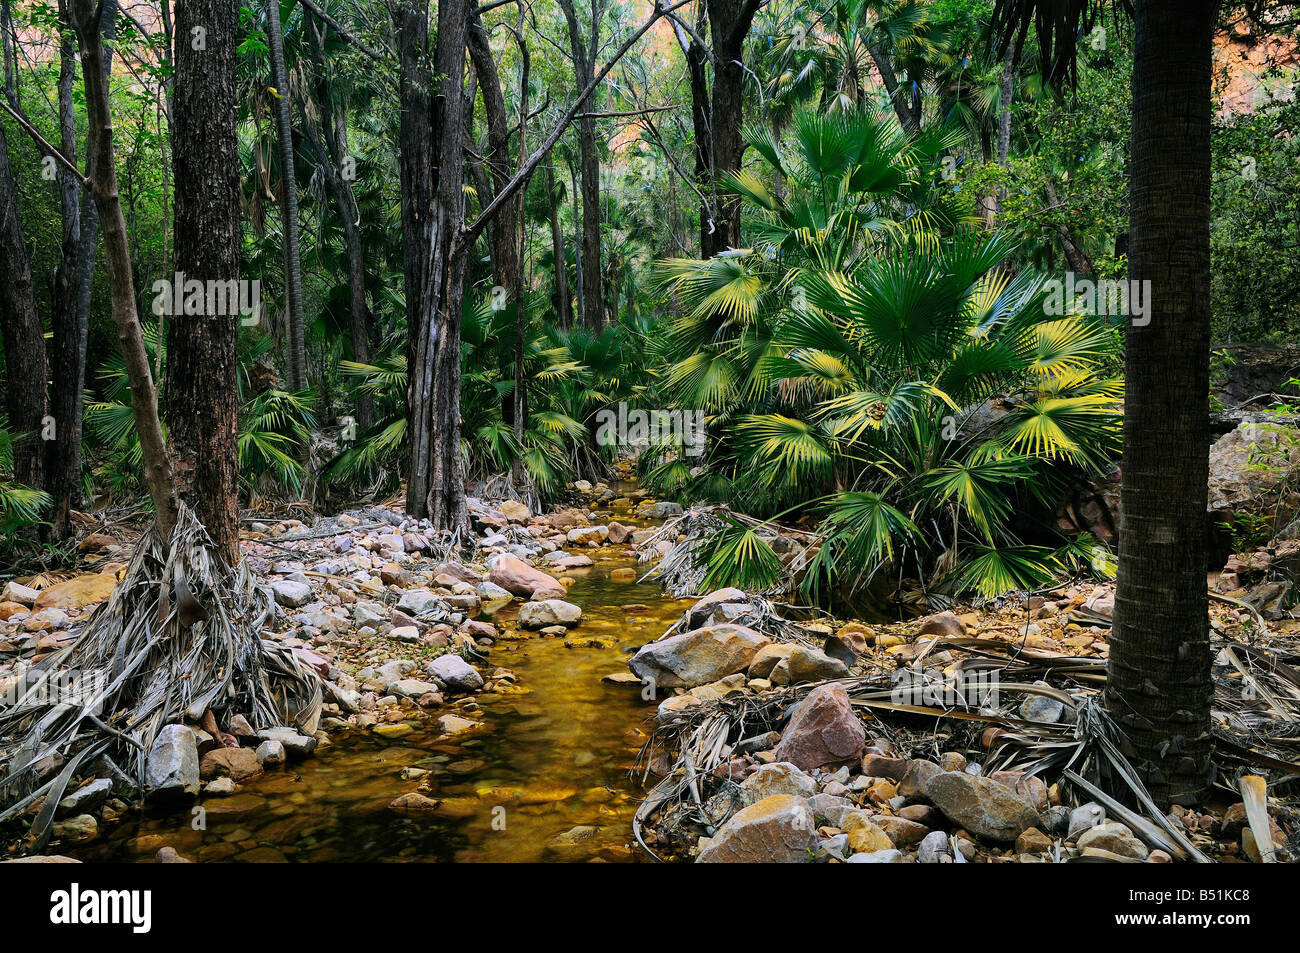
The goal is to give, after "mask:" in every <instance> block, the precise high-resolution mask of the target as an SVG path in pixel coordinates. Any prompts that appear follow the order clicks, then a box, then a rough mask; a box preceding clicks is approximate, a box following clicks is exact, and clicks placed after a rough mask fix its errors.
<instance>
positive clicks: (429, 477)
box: [399, 0, 471, 530]
mask: <svg viewBox="0 0 1300 953" xmlns="http://www.w3.org/2000/svg"><path fill="white" fill-rule="evenodd" d="M420 5H421V4H420V2H419V0H415V2H414V3H412V4H410V5H409V6H408V7H406V8H403V12H404V16H403V19H404V21H409V20H410V19H412V18H415V19H419V16H420V11H419V7H420ZM425 9H427V8H425ZM470 12H471V7H470V3H469V0H441V2H440V3H439V5H438V34H437V43H436V45H435V49H434V61H433V73H434V76H435V78H436V81H437V83H438V91H437V94H436V96H435V97H434V99H433V101H432V107H433V108H432V116H431V117H430V116H426V118H425V119H424V123H425V124H426V125H427V128H429V129H430V130H431V133H432V138H433V142H434V152H433V155H434V157H435V158H436V161H437V166H436V168H435V169H434V170H432V171H433V182H434V190H433V208H432V213H433V214H432V222H431V224H430V228H429V230H428V240H427V244H426V245H424V246H423V247H422V248H420V249H418V250H416V249H412V250H413V251H416V253H417V255H418V257H419V268H420V276H421V277H420V279H419V284H420V285H421V286H422V287H421V289H420V291H419V294H418V299H419V308H420V310H419V311H416V312H414V313H412V311H411V308H410V302H409V301H408V304H407V312H408V315H410V318H413V319H414V321H413V322H412V323H411V325H410V331H411V339H410V341H409V342H408V350H409V352H410V354H411V358H410V360H409V371H408V374H409V395H408V405H409V422H408V428H409V435H410V445H411V468H410V473H409V477H408V481H407V490H406V509H407V512H409V513H410V514H411V515H412V516H414V517H416V518H425V517H427V518H428V519H429V520H430V521H431V522H432V523H433V525H434V526H435V528H437V529H443V530H452V529H458V528H460V527H462V526H464V525H465V521H466V518H467V511H466V505H465V486H464V474H463V472H462V465H461V457H460V322H461V315H460V308H461V303H462V300H463V298H464V289H465V278H466V274H467V271H468V264H469V256H468V247H467V242H466V241H465V240H464V237H463V236H462V234H461V232H462V228H463V224H464V220H465V217H464V216H465V211H464V195H463V192H462V188H461V186H462V183H463V181H464V162H463V161H462V157H461V150H462V147H463V142H464V135H465V129H464V118H465V103H464V97H463V89H464V81H465V80H464V76H465V45H466V42H467V39H468V29H469V18H470ZM412 25H413V26H414V28H415V31H416V34H417V35H416V37H415V39H414V48H413V49H412V50H411V51H410V52H411V53H417V52H418V50H419V49H420V45H419V41H420V36H419V34H420V33H421V32H422V33H423V35H424V36H426V37H427V35H428V25H427V18H426V19H425V20H424V21H423V30H422V31H421V29H420V24H412ZM411 42H412V40H411V38H408V37H402V38H401V39H400V40H399V45H400V46H401V47H405V46H407V45H408V44H410V43H411ZM425 43H426V44H427V40H426V41H425ZM399 55H400V48H399ZM407 59H409V60H411V61H412V62H413V61H414V59H415V57H413V56H408V57H407ZM403 63H404V66H405V63H406V60H404V61H403ZM407 72H408V71H407V69H405V68H403V71H402V73H403V75H402V80H403V87H405V86H406V79H407ZM405 110H406V102H405V100H404V102H403V121H404V122H405V121H406V116H405ZM415 121H416V122H418V121H419V120H415ZM403 139H404V145H405V139H406V137H405V135H404V136H403ZM405 161H406V156H405V155H404V156H403V163H405ZM410 318H408V320H410Z"/></svg>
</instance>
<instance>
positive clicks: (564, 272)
mask: <svg viewBox="0 0 1300 953" xmlns="http://www.w3.org/2000/svg"><path fill="white" fill-rule="evenodd" d="M546 194H547V198H548V200H549V201H548V203H547V204H548V205H549V206H550V217H551V254H552V256H553V257H554V259H555V298H556V301H555V319H556V321H557V322H558V323H559V325H560V327H562V328H567V327H568V326H569V325H570V324H572V323H573V318H572V314H571V312H570V310H569V309H570V301H569V269H568V265H567V263H566V262H565V255H564V232H563V231H561V230H560V202H559V198H558V194H559V193H558V192H557V191H556V187H555V160H554V158H548V159H547V161H546Z"/></svg>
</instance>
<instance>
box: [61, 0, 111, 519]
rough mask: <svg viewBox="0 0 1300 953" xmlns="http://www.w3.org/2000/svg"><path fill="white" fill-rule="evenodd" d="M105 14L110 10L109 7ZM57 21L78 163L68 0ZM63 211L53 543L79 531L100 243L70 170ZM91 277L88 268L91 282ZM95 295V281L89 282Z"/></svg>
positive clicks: (89, 204) (73, 156)
mask: <svg viewBox="0 0 1300 953" xmlns="http://www.w3.org/2000/svg"><path fill="white" fill-rule="evenodd" d="M106 9H108V7H107V6H106ZM112 11H113V12H112V13H109V14H107V15H103V18H102V19H101V21H100V22H101V29H100V32H101V34H103V32H104V30H105V29H108V30H110V31H111V30H112V29H113V27H112V24H111V21H112V20H113V19H114V13H115V12H116V7H115V6H113V7H112ZM59 15H60V19H61V21H62V22H63V23H65V24H66V25H67V30H66V32H65V33H64V34H63V36H62V37H61V39H60V43H59V85H58V109H59V148H60V151H62V153H63V154H64V155H65V156H67V158H68V159H69V160H70V161H71V162H72V163H73V164H74V165H75V164H76V162H77V129H76V110H75V105H74V102H73V85H74V82H75V79H76V60H75V58H74V57H75V55H76V50H75V45H74V43H73V38H72V23H71V19H70V14H69V13H68V9H67V3H66V0H64V2H60V4H59ZM59 207H60V213H61V218H62V224H63V236H62V241H61V243H60V251H59V261H58V263H57V264H56V265H55V267H54V277H53V284H52V287H51V295H50V298H51V309H50V310H51V313H50V326H51V329H52V330H53V332H54V336H53V339H52V341H51V343H50V376H51V382H52V387H51V389H50V407H49V409H50V413H51V416H53V417H54V434H55V438H54V439H53V440H50V441H47V442H46V444H45V449H46V462H45V470H46V488H47V490H48V492H49V494H50V512H49V524H50V525H49V537H50V538H51V539H53V540H65V539H68V538H69V537H70V536H71V535H72V533H73V527H72V508H73V507H74V506H76V505H77V504H78V503H79V502H80V497H81V435H82V426H83V414H82V396H83V393H84V391H85V381H86V339H87V337H88V335H89V333H90V295H89V294H87V295H86V296H85V297H84V298H82V296H81V294H80V279H79V274H80V272H81V261H82V259H83V257H84V258H87V259H89V260H90V262H91V263H92V265H93V262H94V257H95V250H96V244H97V242H98V238H99V216H98V213H97V212H96V210H95V207H94V200H93V199H92V198H91V197H90V195H89V193H87V192H86V191H84V190H83V189H82V188H81V186H80V185H79V184H78V182H77V180H76V178H75V177H74V176H73V175H72V174H71V173H70V172H68V170H66V169H64V168H62V167H60V168H59ZM89 274H90V271H89V270H87V276H89ZM87 291H89V281H87Z"/></svg>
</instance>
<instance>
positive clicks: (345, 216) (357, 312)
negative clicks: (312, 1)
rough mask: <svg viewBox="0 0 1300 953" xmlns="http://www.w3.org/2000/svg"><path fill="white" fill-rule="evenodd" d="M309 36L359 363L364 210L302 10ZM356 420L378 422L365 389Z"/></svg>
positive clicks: (366, 354) (317, 40) (365, 348)
mask: <svg viewBox="0 0 1300 953" xmlns="http://www.w3.org/2000/svg"><path fill="white" fill-rule="evenodd" d="M303 15H304V17H305V18H306V19H305V24H306V28H307V39H308V41H309V47H310V49H311V56H312V66H313V71H314V74H315V76H314V78H315V86H316V102H317V107H318V108H319V110H320V116H321V127H322V134H321V135H320V136H317V135H315V130H312V135H313V139H314V145H315V146H316V149H317V152H318V153H319V152H321V151H322V150H321V147H322V142H321V140H322V139H323V140H324V141H323V148H324V152H323V155H322V158H326V159H328V163H329V164H328V166H327V168H326V170H325V171H326V176H325V178H326V182H327V184H328V185H329V190H330V194H331V195H332V196H333V198H334V205H335V207H336V208H337V209H338V213H339V221H340V223H341V225H342V228H343V253H344V255H345V256H346V258H347V263H348V314H349V317H350V319H351V324H350V327H351V336H352V359H353V360H354V361H358V362H360V363H366V362H367V361H369V360H370V308H369V307H368V306H367V304H366V267H365V257H364V252H363V248H362V243H361V228H360V226H359V222H358V219H359V216H360V213H359V212H358V210H357V200H356V194H355V193H354V192H353V189H352V179H351V177H349V176H347V175H345V174H344V171H343V165H344V163H345V162H347V161H348V160H349V158H350V157H349V155H348V145H347V118H346V116H344V115H342V114H341V112H339V113H336V111H335V107H334V95H333V90H332V89H331V88H330V82H329V78H328V72H327V68H326V64H325V44H324V32H323V31H324V28H323V27H320V28H318V27H317V24H316V22H315V20H314V18H313V17H312V15H311V14H310V13H309V12H306V11H304V14H303ZM356 401H357V424H358V425H359V426H360V427H361V429H362V430H368V429H369V428H370V427H371V426H373V425H374V422H375V411H374V401H373V400H372V399H371V397H370V395H369V394H368V393H366V392H365V391H360V392H358V394H357V398H356Z"/></svg>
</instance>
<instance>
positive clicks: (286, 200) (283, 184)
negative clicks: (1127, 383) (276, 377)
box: [181, 0, 307, 390]
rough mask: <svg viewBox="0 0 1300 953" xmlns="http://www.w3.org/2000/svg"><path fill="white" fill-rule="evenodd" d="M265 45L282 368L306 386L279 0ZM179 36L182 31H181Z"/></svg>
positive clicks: (292, 385)
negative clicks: (274, 161) (278, 228)
mask: <svg viewBox="0 0 1300 953" xmlns="http://www.w3.org/2000/svg"><path fill="white" fill-rule="evenodd" d="M266 27H267V30H266V32H267V45H268V46H269V47H270V53H271V80H272V82H274V83H275V89H276V93H277V94H278V95H277V96H275V97H274V99H275V120H276V127H277V130H278V133H279V139H280V220H281V222H282V225H283V233H284V234H283V238H284V283H285V290H286V292H287V298H288V318H289V321H288V325H289V339H288V341H287V342H286V343H285V371H286V375H285V376H286V378H287V380H288V387H289V390H302V389H304V388H305V387H306V386H307V350H306V342H305V339H304V334H305V331H304V326H303V318H302V255H301V253H300V251H299V249H298V183H297V181H296V179H295V176H294V161H293V125H292V123H291V122H290V117H289V73H288V70H287V69H286V68H285V63H284V33H283V30H282V29H281V27H280V0H266ZM181 35H182V37H183V36H184V34H181Z"/></svg>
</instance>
